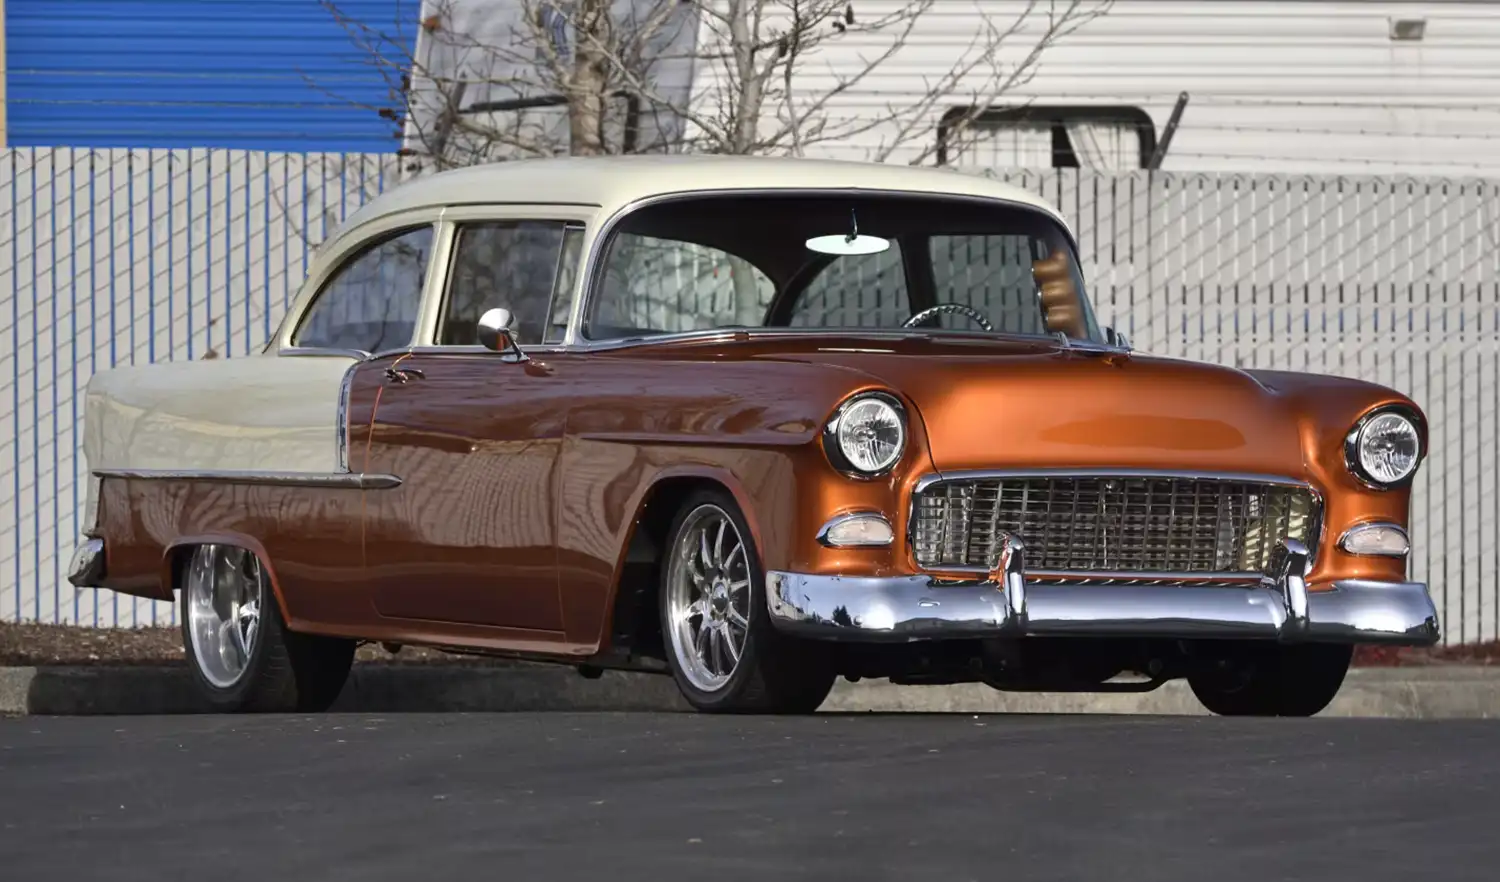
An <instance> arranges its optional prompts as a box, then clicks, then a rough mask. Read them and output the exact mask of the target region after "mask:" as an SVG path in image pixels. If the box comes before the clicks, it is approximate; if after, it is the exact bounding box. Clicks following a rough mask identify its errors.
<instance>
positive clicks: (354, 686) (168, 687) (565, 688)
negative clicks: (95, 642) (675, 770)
mask: <svg viewBox="0 0 1500 882" xmlns="http://www.w3.org/2000/svg"><path fill="white" fill-rule="evenodd" d="M206 710H207V708H206V707H205V706H204V705H203V704H202V703H201V702H200V701H199V700H198V699H197V696H196V694H195V693H194V691H193V689H192V683H191V681H190V680H189V674H188V671H187V669H186V668H185V667H181V666H163V667H134V668H132V667H73V668H68V667H55V668H54V667H45V668H0V714H20V715H26V714H31V715H69V716H72V715H92V714H184V713H203V712H205V711H206ZM334 710H335V711H343V712H354V713H401V712H453V711H476V712H496V711H657V712H685V711H688V710H689V708H688V706H687V704H686V703H685V702H684V701H683V700H682V697H681V696H680V695H679V694H678V692H677V687H676V684H675V683H673V682H672V679H671V678H670V677H665V676H659V675H649V674H623V673H617V672H607V673H605V674H604V676H602V677H600V678H599V679H597V680H586V679H584V678H582V677H580V676H579V675H578V674H577V673H575V672H574V671H573V670H572V669H570V668H564V667H546V666H518V667H497V668H489V667H450V666H438V665H431V666H429V665H385V664H360V665H356V666H355V668H354V673H353V675H352V676H351V677H350V680H349V685H348V686H346V687H345V689H344V692H343V694H342V695H340V696H339V700H338V702H337V703H336V704H335V706H334ZM822 710H823V711H824V712H844V713H860V712H866V713H882V712H883V713H1058V714H1064V713H1065V714H1076V713H1091V714H1168V715H1194V716H1198V715H1203V714H1205V713H1206V711H1204V710H1203V707H1202V706H1201V705H1199V704H1198V702H1197V700H1196V699H1195V698H1194V697H1193V694H1192V692H1191V691H1189V690H1188V688H1187V684H1186V683H1183V682H1182V681H1174V682H1171V683H1168V684H1167V685H1165V686H1163V687H1162V688H1160V689H1158V690H1156V691H1155V692H1148V693H1144V694H1140V693H1115V694H1056V693H1003V692H996V691H994V690H992V689H989V688H988V687H985V686H982V685H972V684H966V685H962V686H894V685H892V684H890V683H888V682H885V681H865V682H860V683H848V682H845V681H842V680H841V681H839V683H838V685H837V686H836V687H834V691H833V694H832V695H830V696H829V698H828V700H827V701H826V702H825V703H824V705H823V708H822ZM1323 716H1330V717H1385V718H1394V719H1489V718H1493V717H1500V668H1482V667H1456V666H1455V667H1446V666H1445V667H1434V668H1361V669H1356V670H1353V671H1351V672H1350V673H1349V677H1348V679H1347V680H1345V682H1344V688H1343V690H1342V691H1341V692H1340V693H1339V696H1338V698H1336V699H1335V700H1334V702H1333V704H1332V705H1331V706H1330V707H1329V708H1328V710H1326V711H1324V712H1323Z"/></svg>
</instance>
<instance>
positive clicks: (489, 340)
mask: <svg viewBox="0 0 1500 882" xmlns="http://www.w3.org/2000/svg"><path fill="white" fill-rule="evenodd" d="M510 325H511V315H510V310H508V309H502V308H501V307H498V306H497V307H495V308H494V309H490V310H486V311H485V313H484V315H482V316H480V317H479V333H478V336H479V342H480V343H481V344H482V345H483V346H484V348H486V349H488V350H490V351H492V352H499V353H514V355H515V356H516V361H525V360H526V354H525V353H523V352H522V351H521V347H519V346H517V345H516V338H515V335H514V334H512V333H511V328H510Z"/></svg>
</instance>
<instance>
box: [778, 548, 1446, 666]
mask: <svg viewBox="0 0 1500 882" xmlns="http://www.w3.org/2000/svg"><path fill="white" fill-rule="evenodd" d="M1277 552H1278V565H1277V566H1276V567H1275V575H1274V576H1270V577H1267V578H1265V579H1264V580H1262V581H1261V582H1260V583H1259V584H1256V583H1248V584H1246V585H1244V586H1239V585H1223V584H1219V585H1212V586H1210V585H1194V584H1192V583H1191V582H1184V583H1180V584H1150V585H1089V584H1083V583H1078V584H1067V583H1045V584H1039V583H1035V582H1032V583H1028V582H1027V581H1026V576H1025V550H1024V547H1023V545H1022V543H1021V541H1020V540H1019V538H1017V537H1015V536H1008V537H1004V538H1003V539H1002V541H1001V551H1000V554H999V556H998V560H997V563H996V565H995V568H994V569H993V570H992V571H991V572H990V574H989V577H988V578H985V579H982V580H976V581H972V582H958V583H952V582H950V583H946V584H944V583H940V582H939V581H938V580H936V579H934V578H933V577H931V576H922V575H914V576H889V577H845V576H811V575H805V574H800V573H788V572H776V571H773V572H771V573H769V574H768V575H767V580H766V581H767V585H766V588H767V590H766V604H767V606H768V607H769V611H770V614H771V621H772V622H773V623H774V624H775V625H776V627H777V628H778V630H784V631H787V632H789V633H796V634H801V635H803V636H808V637H816V638H822V639H832V640H841V639H842V640H850V641H857V642H878V641H896V642H900V641H907V640H924V639H929V640H930V639H944V638H975V637H1006V636H1017V637H1019V636H1024V635H1039V636H1042V635H1045V636H1077V637H1089V636H1092V637H1159V638H1178V639H1194V638H1223V639H1269V640H1280V641H1284V642H1297V641H1308V642H1332V643H1382V644H1389V645H1401V646H1430V645H1432V644H1433V643H1436V642H1437V640H1438V620H1437V609H1436V607H1434V605H1433V603H1432V598H1431V597H1430V596H1429V595H1428V592H1427V586H1426V585H1425V584H1423V583H1421V582H1374V581H1366V580H1347V581H1341V582H1335V583H1333V585H1332V588H1331V590H1324V591H1308V590H1307V571H1308V560H1309V556H1308V552H1307V548H1306V547H1305V546H1304V545H1303V544H1302V543H1300V542H1298V541H1296V540H1293V539H1283V540H1282V541H1281V542H1280V543H1279V544H1278V549H1277Z"/></svg>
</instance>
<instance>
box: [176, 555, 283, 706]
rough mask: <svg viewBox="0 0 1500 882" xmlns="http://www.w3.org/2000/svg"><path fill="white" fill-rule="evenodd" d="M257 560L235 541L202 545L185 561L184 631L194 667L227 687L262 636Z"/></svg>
mask: <svg viewBox="0 0 1500 882" xmlns="http://www.w3.org/2000/svg"><path fill="white" fill-rule="evenodd" d="M265 586H266V578H265V573H264V571H263V570H262V569H261V565H260V558H258V557H256V556H255V555H254V554H252V553H250V552H248V551H246V550H245V549H243V548H237V547H235V546H233V545H200V546H198V548H196V549H195V550H194V552H193V557H192V560H191V561H189V563H188V572H187V579H186V580H185V584H184V588H185V589H186V591H187V595H188V597H187V600H188V603H187V619H188V621H187V632H188V637H189V642H190V643H191V644H192V647H193V656H194V658H196V659H197V662H198V670H199V671H201V672H202V674H203V677H204V679H205V680H207V681H208V682H209V683H210V684H212V685H213V686H216V687H218V688H220V689H228V688H230V687H232V686H234V685H235V684H236V683H238V682H239V681H240V679H241V678H242V677H243V676H244V675H245V671H246V670H247V669H248V668H249V666H250V659H251V657H252V656H253V655H254V653H255V643H256V639H257V638H258V637H259V636H260V613H261V606H262V602H263V601H264V599H265V595H266V591H265Z"/></svg>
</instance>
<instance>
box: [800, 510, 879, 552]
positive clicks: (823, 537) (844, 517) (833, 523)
mask: <svg viewBox="0 0 1500 882" xmlns="http://www.w3.org/2000/svg"><path fill="white" fill-rule="evenodd" d="M870 519H875V520H879V521H881V522H883V523H884V524H885V526H886V528H887V529H888V530H890V531H891V538H890V540H889V541H887V542H860V543H856V544H853V545H835V544H833V543H832V542H829V541H828V534H829V532H830V531H832V530H833V528H834V527H837V526H838V525H839V524H843V523H847V522H848V521H853V520H870ZM895 541H896V528H895V527H893V526H891V521H890V518H887V517H886V516H885V513H884V512H878V511H869V510H867V511H850V512H845V513H843V514H841V515H835V516H833V517H831V518H829V519H828V520H827V521H826V522H825V523H824V524H823V526H821V527H819V528H818V544H819V545H823V546H825V547H827V548H887V547H889V546H890V545H891V543H893V542H895Z"/></svg>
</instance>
